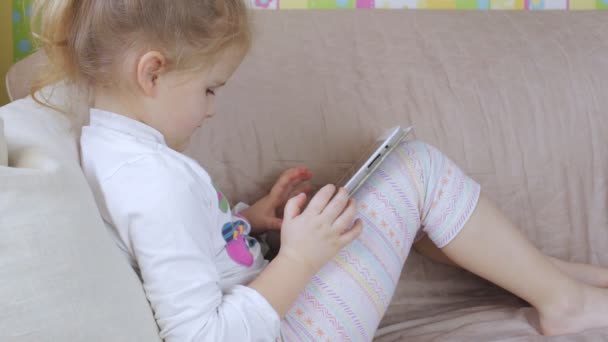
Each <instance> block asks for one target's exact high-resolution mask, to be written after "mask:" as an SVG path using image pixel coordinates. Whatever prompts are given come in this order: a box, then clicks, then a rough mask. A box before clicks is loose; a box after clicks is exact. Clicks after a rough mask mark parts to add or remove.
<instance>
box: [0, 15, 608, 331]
mask: <svg viewBox="0 0 608 342" xmlns="http://www.w3.org/2000/svg"><path fill="white" fill-rule="evenodd" d="M254 19H255V22H256V25H257V29H256V31H257V34H256V42H255V45H254V47H253V50H252V52H251V54H250V55H249V57H248V58H247V59H246V60H245V62H244V63H243V65H242V67H241V68H240V69H239V70H238V71H237V73H236V74H235V75H234V78H233V79H232V80H231V81H230V82H229V83H228V85H227V88H226V90H225V91H224V92H223V94H222V95H221V97H220V98H219V102H220V103H219V109H220V110H219V115H218V116H217V117H216V118H215V119H214V120H212V121H211V122H210V123H209V124H208V125H207V126H205V127H203V128H202V129H201V131H200V134H198V135H197V137H196V138H195V139H194V143H193V146H192V148H191V149H190V150H189V151H188V153H189V154H190V155H192V156H193V157H195V158H196V159H197V160H199V161H200V162H201V163H202V164H203V165H204V166H205V167H206V168H207V169H208V171H209V172H210V173H211V175H212V176H213V177H214V178H215V180H216V181H217V183H219V185H220V186H221V187H222V188H223V189H224V190H225V192H226V193H227V194H228V195H229V198H231V199H239V200H244V201H251V200H253V199H255V198H256V197H257V196H259V195H261V194H262V193H264V191H265V190H267V189H268V187H269V185H270V184H271V182H272V181H273V180H274V179H275V177H276V176H277V175H278V173H279V172H280V171H281V170H283V169H285V168H288V167H291V166H294V165H306V166H308V167H310V168H311V169H312V171H313V173H314V181H315V183H316V184H318V185H320V184H324V183H326V182H330V181H332V180H334V179H335V178H336V177H337V176H338V175H339V174H340V173H341V172H342V171H343V170H344V169H345V168H346V167H348V166H349V165H350V163H351V162H352V161H353V159H354V158H355V157H357V155H358V151H360V149H361V148H362V147H364V146H365V145H366V144H367V143H369V142H370V140H371V139H372V138H373V137H374V136H375V135H376V134H377V133H378V132H380V131H381V130H383V129H384V128H386V127H389V126H392V125H395V124H401V125H410V124H411V125H414V127H415V132H416V136H417V138H419V139H423V140H425V141H427V142H429V143H432V144H434V145H436V146H438V147H439V148H440V149H442V150H443V151H444V152H445V153H446V154H447V155H449V156H450V157H451V158H453V159H454V160H455V161H456V162H457V163H458V164H460V165H461V166H462V167H463V168H464V169H465V170H466V171H467V172H468V173H469V174H471V175H472V176H473V177H474V178H476V179H477V180H478V181H480V182H481V184H482V186H483V189H484V191H485V192H486V193H487V194H488V195H489V196H490V197H491V198H492V199H494V200H495V201H496V202H497V203H498V204H499V206H500V207H501V208H502V209H503V210H504V211H505V212H506V214H507V215H508V216H509V217H510V218H511V219H512V220H513V221H515V222H516V223H517V224H518V225H519V226H520V227H521V229H522V230H523V231H524V232H525V233H526V234H527V235H528V236H529V238H530V239H531V240H532V241H533V242H534V243H535V244H536V245H537V246H538V247H539V248H541V249H542V250H543V251H544V252H545V253H547V254H549V255H553V256H556V257H560V258H563V259H569V260H574V261H581V262H591V263H594V264H599V265H605V266H608V115H606V114H607V113H606V111H607V110H608V35H607V34H606V32H605V28H606V23H607V22H608V12H605V13H602V12H584V13H566V12H549V13H528V12H426V11H380V10H378V11H346V12H342V11H326V12H315V11H301V12H297V11H295V12H290V11H281V12H278V13H268V12H256V13H255V16H254ZM36 58H37V59H39V60H42V59H43V58H42V59H41V56H40V55H38V56H37V57H34V58H30V59H27V60H25V61H23V62H21V63H19V64H17V65H16V66H15V67H14V68H13V70H12V71H11V73H10V74H9V75H8V77H7V79H8V83H9V89H10V92H11V95H12V97H13V98H14V99H18V98H21V97H24V96H26V95H27V86H28V84H29V83H30V80H31V77H32V73H33V70H35V69H36V68H35V67H34V66H33V64H35V63H34V59H36ZM50 98H51V99H52V100H53V101H55V103H57V104H58V105H61V106H69V107H71V108H72V112H76V113H77V114H79V115H80V117H82V116H83V115H84V113H85V112H86V111H84V110H83V109H82V108H83V103H82V95H79V94H78V93H77V92H75V90H74V89H71V88H61V87H59V88H58V89H56V90H55V93H53V94H52V96H50ZM0 118H1V119H3V120H4V125H5V133H6V134H5V135H6V140H7V145H8V163H9V167H0V234H1V236H2V240H0V241H1V242H0V277H1V279H3V283H2V285H0V340H1V341H59V340H61V341H154V340H158V337H157V336H156V331H157V330H156V326H155V324H154V321H153V318H152V313H151V312H150V309H149V307H148V305H147V303H146V301H145V297H144V295H143V292H142V290H141V286H140V284H139V282H138V279H137V277H136V276H135V275H134V274H133V272H131V271H130V269H129V266H128V263H127V262H126V260H122V259H121V257H120V255H119V254H118V253H117V249H116V248H115V247H114V246H113V245H112V242H111V241H110V239H109V238H108V237H107V236H106V234H105V231H104V228H103V224H102V222H101V220H100V218H99V215H98V213H97V212H96V210H95V207H94V203H93V199H92V196H91V194H90V191H89V190H88V188H87V187H86V182H85V180H84V178H83V176H82V174H81V173H80V172H79V169H78V164H77V161H78V159H77V149H76V137H77V131H78V129H77V128H78V127H76V129H75V130H72V131H70V128H69V123H68V121H67V120H65V118H63V117H62V116H61V115H59V114H57V113H54V112H52V111H50V110H48V109H45V108H43V107H39V106H36V105H35V104H34V103H33V101H32V100H31V98H25V99H22V100H18V101H15V102H13V103H11V104H10V105H8V106H6V107H4V108H2V109H0ZM76 121H78V120H76ZM70 132H74V133H70ZM0 136H1V135H0ZM1 141H2V139H0V145H2V142H1ZM2 151H3V149H2V147H0V157H2V155H3V154H2ZM1 161H2V158H0V162H1ZM521 281H522V282H525V281H526V279H521ZM547 286H548V287H549V286H551V284H547ZM544 339H545V338H543V337H542V336H540V335H539V334H538V332H537V330H536V328H535V322H534V314H533V311H532V310H530V309H529V308H528V307H526V305H525V303H523V302H522V301H520V300H518V299H517V298H515V297H513V296H512V295H509V294H508V293H506V292H504V291H502V290H500V289H498V288H497V287H495V286H492V285H490V284H489V283H487V282H485V281H483V280H481V279H479V278H477V277H475V276H473V275H471V274H468V273H466V272H464V271H462V270H458V269H455V268H452V267H448V266H443V265H439V264H436V263H433V262H431V261H429V260H426V259H423V258H421V257H420V256H419V255H417V254H416V253H414V252H412V254H411V255H410V258H409V259H408V262H407V264H406V267H405V270H404V272H403V278H402V280H401V282H400V283H399V287H398V289H397V292H396V294H395V296H394V298H393V301H392V305H391V306H390V308H389V310H388V313H387V315H386V317H385V318H384V320H383V321H382V325H381V328H380V330H379V331H378V335H377V340H378V341H399V340H407V341H536V340H544ZM547 340H552V341H553V340H555V341H606V340H608V328H607V329H596V330H592V331H587V332H584V333H580V334H573V335H568V336H561V337H556V338H552V339H548V338H547Z"/></svg>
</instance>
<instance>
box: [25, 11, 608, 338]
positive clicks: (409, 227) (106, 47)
mask: <svg viewBox="0 0 608 342" xmlns="http://www.w3.org/2000/svg"><path fill="white" fill-rule="evenodd" d="M35 8H36V12H35V14H36V15H35V16H34V18H35V19H34V23H35V24H38V25H40V37H41V39H42V42H43V44H44V48H45V51H46V52H47V54H48V56H49V58H50V60H51V62H52V66H53V67H54V69H53V70H54V71H55V73H54V77H52V78H51V79H50V80H49V82H51V81H55V80H59V79H61V78H67V79H68V80H70V81H73V82H77V83H79V84H81V85H82V86H84V87H87V88H88V89H90V90H91V92H92V94H93V106H92V109H91V113H90V114H91V118H90V125H89V126H87V127H84V129H83V132H82V138H81V148H82V166H83V169H84V172H85V174H86V176H87V178H88V180H89V182H90V185H91V187H92V189H93V192H94V194H95V197H96V200H97V203H98V205H99V208H100V211H101V214H102V216H103V218H104V220H105V221H106V222H107V224H108V227H110V233H111V234H112V236H113V237H114V239H115V241H116V243H117V244H118V246H119V247H120V248H121V249H122V251H124V253H125V256H126V257H127V258H128V259H129V261H130V262H131V264H132V265H133V267H134V269H135V270H136V271H137V272H138V274H139V275H140V277H141V280H142V282H143V287H144V290H145V292H146V295H147V297H148V299H149V301H150V304H151V306H152V308H153V310H154V315H155V318H156V321H157V323H158V326H159V327H160V335H161V337H162V338H164V339H165V340H166V341H170V342H171V341H179V342H184V341H249V340H255V341H271V340H275V339H279V338H282V339H283V340H286V341H325V340H327V341H369V340H371V339H372V338H373V336H374V332H375V331H376V329H377V327H378V324H379V322H380V319H381V318H382V316H383V314H384V312H385V310H386V308H387V306H388V305H389V303H390V300H391V297H392V295H393V292H394V290H395V286H396V284H397V282H398V279H399V276H400V273H401V270H402V268H403V264H404V261H405V259H406V258H407V256H408V253H409V252H410V249H411V247H412V245H413V244H414V241H416V243H415V244H414V247H416V248H418V249H419V250H420V251H421V252H422V253H423V254H426V255H428V256H430V257H433V258H435V259H437V260H442V261H444V262H451V263H454V264H457V265H459V266H461V267H463V268H465V269H467V270H470V271H471V272H473V273H475V274H477V275H479V276H482V277H484V278H486V279H488V280H490V281H492V282H494V283H496V284H498V285H500V286H502V287H503V288H505V289H507V290H509V291H511V292H512V293H514V294H516V295H518V296H519V297H521V298H523V299H525V300H526V301H528V302H529V303H530V304H531V305H533V306H534V307H535V308H536V309H537V310H538V313H539V318H540V324H541V325H540V326H541V330H542V331H541V332H542V333H543V334H545V335H557V334H565V333H572V332H578V331H582V330H584V329H589V328H595V327H602V326H608V290H607V289H605V287H607V286H608V273H607V272H606V270H604V269H601V268H598V267H593V266H588V265H576V264H571V263H566V262H562V261H558V260H554V259H549V258H547V257H545V256H544V255H542V254H541V253H540V252H539V251H538V250H537V249H536V248H534V246H532V245H531V244H530V242H528V241H527V240H526V239H525V238H524V236H523V235H522V234H521V233H520V232H519V231H518V230H517V229H516V228H515V227H514V226H513V225H512V224H511V223H510V222H509V221H508V220H507V219H506V218H505V217H504V216H503V215H502V214H501V213H500V212H499V211H498V210H497V209H496V208H495V207H494V206H493V205H492V204H491V203H490V202H489V201H488V200H487V199H486V198H485V197H484V196H483V195H481V196H480V187H479V185H478V184H477V183H476V182H475V181H473V180H472V179H470V178H468V177H467V176H465V175H464V174H463V173H462V171H461V170H460V169H459V168H458V167H457V166H456V165H454V164H453V163H452V162H451V161H450V160H448V158H446V157H445V156H444V155H443V154H441V152H439V151H437V150H436V149H434V148H433V147H431V146H429V145H427V144H424V143H422V142H409V143H402V144H401V145H400V146H399V148H398V149H396V152H395V153H393V154H392V155H391V156H390V157H389V158H388V159H387V160H386V161H385V163H384V164H383V165H382V167H381V168H380V169H379V170H378V171H377V172H376V173H375V174H374V175H373V177H371V178H370V179H369V180H368V181H367V183H366V184H365V185H364V186H363V187H362V188H361V189H360V190H359V191H358V192H357V193H356V195H355V196H354V198H349V196H348V195H347V193H346V192H345V191H344V190H343V189H336V188H335V187H334V186H333V185H327V186H325V187H323V188H322V189H321V190H320V191H319V192H318V193H317V194H316V195H314V197H312V198H311V199H310V202H309V203H308V205H307V206H306V207H305V208H304V206H305V203H306V202H307V196H306V194H305V192H307V190H308V189H307V188H306V185H305V184H306V183H305V181H306V180H308V179H310V177H311V174H310V172H308V171H307V170H306V169H304V168H298V169H291V170H287V171H286V172H285V173H284V174H283V175H282V176H281V177H280V178H279V179H278V181H277V183H276V185H274V187H273V188H272V190H271V191H270V193H269V194H268V195H267V196H265V197H263V198H262V199H260V200H259V201H258V202H256V203H255V204H253V205H252V206H251V207H246V206H245V205H241V204H239V205H238V206H237V207H236V208H233V209H232V210H231V208H230V206H229V204H228V202H227V201H226V199H225V197H224V196H223V195H222V193H221V191H220V190H219V189H218V188H217V187H216V186H215V185H214V183H213V181H212V179H211V177H210V176H209V175H208V174H207V172H205V170H204V169H203V168H202V167H201V166H200V165H199V164H197V163H196V162H195V161H194V160H192V159H190V158H188V157H186V156H185V155H183V154H182V153H180V152H181V151H183V150H184V148H185V147H186V146H187V145H188V142H189V140H190V137H191V136H192V134H193V133H194V132H195V130H196V129H197V128H198V127H200V126H201V125H202V124H203V123H204V122H205V120H207V119H209V118H211V117H212V116H213V115H215V104H214V103H215V96H217V92H218V90H219V89H220V88H221V86H222V85H224V84H225V83H226V81H227V80H228V78H229V77H230V76H231V74H232V73H233V72H234V70H235V69H236V68H237V66H238V65H239V64H240V62H241V60H242V58H243V56H244V55H245V53H246V52H247V49H248V47H249V44H250V31H249V23H248V19H247V10H246V8H245V6H244V5H243V3H241V1H240V0H146V1H141V0H46V1H45V0H39V1H37V2H36V7H35ZM294 193H299V194H298V195H296V196H293V197H292V194H294ZM278 212H279V213H280V212H283V213H284V214H283V215H282V217H279V216H277V214H276V213H278ZM356 217H358V218H357V219H356V220H355V218H356ZM268 229H270V230H280V234H281V246H280V250H279V252H278V255H277V256H276V257H275V258H274V259H273V260H272V262H268V261H267V260H265V259H264V257H263V255H262V253H261V248H260V244H259V243H258V241H257V240H256V239H255V238H253V237H252V236H251V235H253V234H255V233H261V232H264V231H265V230H268ZM417 236H420V237H421V238H420V239H417V238H416V237H417Z"/></svg>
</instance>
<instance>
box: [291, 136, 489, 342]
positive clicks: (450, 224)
mask: <svg viewBox="0 0 608 342" xmlns="http://www.w3.org/2000/svg"><path fill="white" fill-rule="evenodd" d="M479 192H480V187H479V185H478V184H477V183H476V182H475V181H473V180H472V179H470V178H468V177H467V176H466V175H465V174H464V173H463V172H462V171H461V170H460V169H459V168H458V167H457V166H456V165H455V164H454V163H453V162H452V161H450V160H449V159H448V158H447V157H446V156H445V155H443V154H442V153H441V152H439V151H438V150H437V149H435V148H434V147H432V146H430V145H427V144H425V143H423V142H420V141H413V142H403V143H401V145H399V146H398V147H397V148H396V149H395V150H394V151H393V153H392V154H391V155H389V156H388V157H387V159H386V160H385V161H384V162H383V164H382V165H381V166H380V167H379V168H378V169H377V170H376V172H375V173H374V174H373V175H372V176H371V177H370V178H369V179H368V181H367V182H366V183H365V184H364V185H363V186H362V187H361V188H360V189H359V191H358V192H357V193H356V194H355V195H354V197H355V199H356V200H357V205H358V216H359V218H361V221H362V222H363V232H362V233H361V235H360V236H359V237H358V238H357V239H356V240H355V241H353V243H351V244H350V245H348V246H347V247H345V248H344V249H342V250H341V251H340V252H339V253H338V255H337V256H336V257H335V258H334V259H333V260H332V261H330V262H329V263H328V264H327V265H326V266H324V267H323V268H322V269H321V271H319V272H318V273H317V274H316V275H315V276H314V277H313V278H312V280H311V281H310V282H309V283H308V285H307V286H306V288H305V289H304V291H303V292H302V293H301V294H300V295H299V297H298V299H297V300H296V302H295V303H294V306H293V307H292V308H291V310H290V311H289V313H288V314H287V315H286V316H285V318H284V320H283V321H282V322H281V337H282V339H283V341H332V342H333V341H357V342H358V341H371V340H372V338H373V337H374V333H375V332H376V330H377V328H378V325H379V323H380V320H381V319H382V316H383V315H384V313H385V311H386V309H387V307H388V305H389V303H390V301H391V298H392V296H393V293H394V291H395V287H396V286H397V282H398V281H399V277H400V275H401V271H402V269H403V265H404V263H405V259H406V258H407V256H408V254H409V252H410V249H411V247H412V244H413V243H414V242H415V240H416V239H417V237H420V236H421V234H427V235H428V237H429V238H430V239H431V240H432V241H433V242H434V243H435V245H437V247H440V248H441V247H443V246H445V245H447V244H448V243H449V242H450V241H451V240H452V239H453V238H454V236H456V235H457V234H458V232H459V231H460V230H461V229H462V227H463V226H464V224H465V223H466V221H467V220H468V218H469V217H470V215H471V214H472V212H473V210H474V209H475V206H476V204H477V201H478V199H479Z"/></svg>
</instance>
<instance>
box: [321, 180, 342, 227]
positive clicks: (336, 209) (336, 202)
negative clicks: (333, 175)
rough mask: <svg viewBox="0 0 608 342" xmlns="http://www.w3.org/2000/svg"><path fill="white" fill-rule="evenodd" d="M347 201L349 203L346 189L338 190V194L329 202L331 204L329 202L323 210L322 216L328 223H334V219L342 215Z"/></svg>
mask: <svg viewBox="0 0 608 342" xmlns="http://www.w3.org/2000/svg"><path fill="white" fill-rule="evenodd" d="M348 201H349V195H348V191H346V189H344V188H340V190H338V193H337V194H336V196H334V198H333V199H332V200H331V202H329V204H327V206H326V207H325V209H323V214H322V215H323V216H324V217H325V218H326V219H328V220H329V222H330V223H332V222H334V221H335V220H336V218H337V217H338V216H340V213H342V211H344V208H346V205H347V204H348Z"/></svg>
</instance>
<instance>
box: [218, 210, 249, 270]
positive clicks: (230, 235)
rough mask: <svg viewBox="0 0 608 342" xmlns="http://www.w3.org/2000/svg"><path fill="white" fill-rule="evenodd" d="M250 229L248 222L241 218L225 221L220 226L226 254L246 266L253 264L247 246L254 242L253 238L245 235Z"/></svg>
mask: <svg viewBox="0 0 608 342" xmlns="http://www.w3.org/2000/svg"><path fill="white" fill-rule="evenodd" d="M250 230H251V228H250V227H249V224H248V223H247V222H245V221H243V220H237V221H235V222H227V223H226V224H224V227H222V235H223V236H224V240H226V242H227V245H226V251H227V252H228V255H229V256H230V258H231V259H232V260H234V261H235V262H236V263H238V264H240V265H243V266H247V267H249V266H251V265H252V264H253V254H251V252H250V251H249V248H250V247H252V246H253V245H254V244H255V239H251V238H249V236H248V235H247V234H249V231H250Z"/></svg>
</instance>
